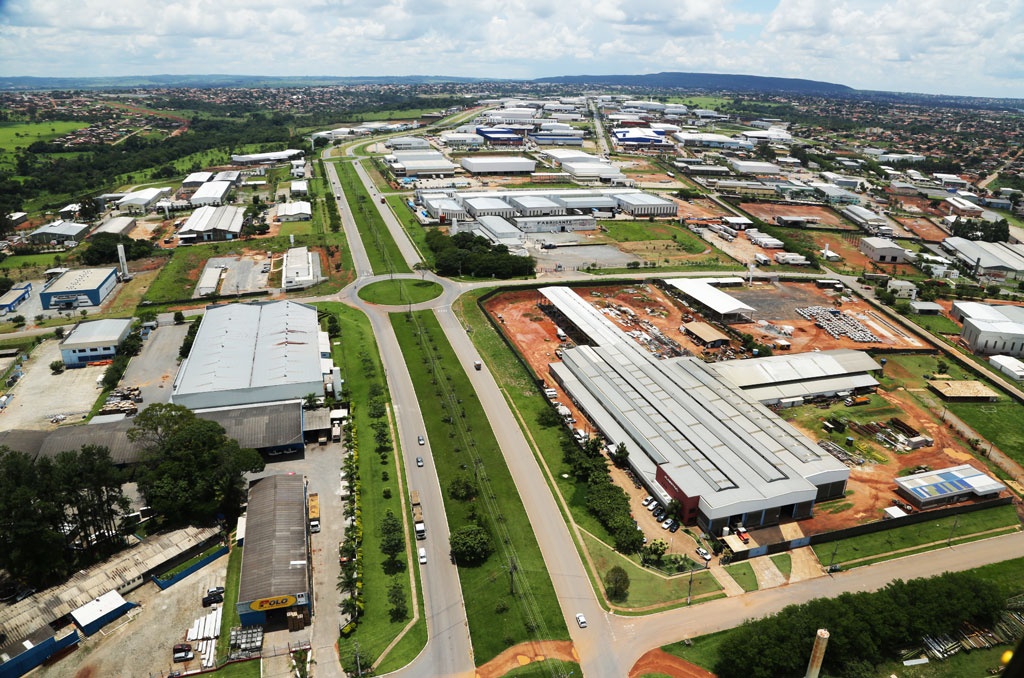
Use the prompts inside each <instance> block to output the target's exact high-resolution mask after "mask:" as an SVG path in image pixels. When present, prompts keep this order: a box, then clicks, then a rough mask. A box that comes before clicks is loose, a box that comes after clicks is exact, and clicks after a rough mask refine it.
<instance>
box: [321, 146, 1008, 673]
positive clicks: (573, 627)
mask: <svg viewBox="0 0 1024 678" xmlns="http://www.w3.org/2000/svg"><path fill="white" fill-rule="evenodd" d="M353 150H354V148H349V153H350V154H351V153H352V151H353ZM347 161H348V160H345V161H343V162H347ZM356 162H357V163H358V161H356ZM324 164H325V166H326V167H327V173H328V179H329V183H330V185H331V188H332V190H333V191H334V196H335V198H336V199H337V200H338V205H339V208H340V210H341V215H342V223H343V226H344V229H345V235H346V237H347V239H348V241H349V245H350V247H351V250H352V256H353V261H354V262H355V266H356V274H357V279H356V281H355V282H353V283H351V284H350V285H348V286H347V287H346V288H345V289H343V290H342V291H341V292H340V293H339V294H338V295H337V296H334V297H329V298H326V299H330V300H340V301H343V302H345V303H347V304H349V305H351V306H354V307H356V308H359V309H360V310H362V311H363V312H364V313H366V315H367V316H368V317H369V319H370V323H371V326H372V327H373V331H374V334H375V336H376V339H377V344H378V348H379V350H380V355H381V360H382V361H383V364H384V370H385V373H386V375H387V380H388V387H389V388H390V389H391V398H392V402H393V404H394V411H395V417H396V423H397V429H398V436H399V440H400V442H401V445H402V450H403V454H404V455H405V465H406V468H407V469H410V471H409V472H408V473H409V476H410V477H409V478H408V483H407V486H408V487H409V488H410V489H416V490H419V492H420V496H421V500H422V501H423V503H424V509H425V510H424V514H425V517H426V521H427V539H426V541H425V542H417V546H420V545H423V544H425V545H426V546H425V548H427V551H428V565H427V566H425V567H423V568H422V571H421V574H422V581H423V592H424V603H425V607H426V618H427V627H428V640H427V645H426V647H425V648H424V650H423V651H422V652H421V653H420V655H419V656H418V657H416V659H415V660H414V661H413V662H412V663H410V664H409V665H407V666H406V667H404V668H402V669H400V670H398V671H396V672H394V673H392V674H391V675H394V676H401V677H402V678H406V677H410V678H426V677H428V676H471V675H473V669H474V661H473V654H472V647H471V644H470V640H469V629H468V623H467V620H466V613H465V606H464V604H463V600H462V592H461V588H460V586H459V579H458V571H457V568H456V567H455V566H454V565H451V564H450V562H449V559H448V552H449V548H448V531H447V522H446V520H445V518H444V505H443V501H442V497H441V490H440V487H439V484H438V480H437V474H436V472H435V470H434V468H433V464H432V463H430V456H429V451H430V448H429V446H425V447H420V446H419V444H418V442H417V436H419V435H424V437H425V436H426V433H425V428H424V425H423V418H422V414H421V411H420V405H419V403H418V401H417V399H416V394H415V390H414V388H413V385H412V379H411V378H410V376H409V372H408V370H407V368H406V365H405V359H404V357H403V355H402V352H401V348H400V347H399V345H398V342H397V339H396V337H395V334H394V331H393V330H392V328H391V324H390V321H389V318H388V315H389V313H396V312H403V311H405V310H407V309H409V308H411V309H412V310H425V309H430V310H433V311H434V313H435V315H436V316H437V318H438V321H439V322H440V324H441V327H442V329H443V330H444V332H445V335H446V337H447V338H448V341H449V342H450V343H451V344H452V348H453V349H454V352H455V354H456V355H457V356H458V357H459V360H460V362H461V363H462V367H463V369H464V370H465V371H466V374H468V375H469V379H470V381H471V383H472V385H473V388H474V389H475V391H476V393H477V396H478V397H479V398H480V402H481V404H482V406H483V408H484V412H485V414H486V416H487V419H488V422H489V423H490V425H491V427H492V428H493V429H494V434H495V438H496V439H497V441H498V444H499V446H500V448H501V451H502V454H503V456H504V458H505V462H506V464H507V465H508V468H509V471H510V472H511V474H512V478H513V480H514V481H515V484H516V487H517V489H518V491H519V493H520V496H521V497H522V500H523V504H524V506H525V508H526V512H527V515H528V517H529V520H530V524H531V527H532V529H533V532H534V534H535V535H536V538H537V542H538V544H539V545H540V549H541V552H542V555H543V557H544V562H545V564H546V566H547V568H548V572H549V574H550V576H551V581H552V584H553V585H554V589H555V593H556V595H557V597H558V601H559V604H560V606H561V610H562V616H563V617H564V619H565V622H566V626H567V627H568V629H569V633H570V636H571V638H572V641H573V644H574V646H575V649H576V651H577V653H578V655H579V657H580V664H581V666H582V669H583V673H584V674H585V675H586V676H588V677H589V678H605V677H607V678H621V677H622V676H626V675H627V674H628V673H629V670H630V668H631V667H632V666H633V664H634V663H635V662H636V661H637V660H638V659H639V658H640V657H641V656H642V655H643V654H644V652H646V651H648V650H650V649H653V648H656V647H659V646H661V645H665V644H668V643H671V642H675V641H678V640H680V639H682V638H685V637H691V636H695V635H700V634H704V633H710V632H713V631H717V630H722V629H727V628H732V627H734V626H736V625H738V624H740V623H742V622H743V621H744V620H746V619H749V618H755V617H761V616H764V615H767V614H770V613H773V612H776V611H778V610H780V609H781V608H783V607H785V606H786V605H791V604H794V603H800V602H805V601H807V600H811V599H813V598H817V597H821V596H835V595H838V594H839V593H842V592H845V591H869V590H875V589H878V588H881V587H883V586H885V585H886V584H887V583H888V582H890V581H892V580H893V579H897V578H903V579H907V578H913V577H921V576H929V575H934V574H939V573H941V572H944V571H951V570H965V569H970V568H973V567H978V566H979V565H983V564H986V563H991V562H998V561H1001V560H1006V559H1008V558H1015V557H1021V556H1024V533H1022V532H1018V533H1014V534H1011V535H1006V536H1002V537H996V538H993V539H987V540H981V541H975V542H970V543H968V544H963V545H959V546H956V547H955V548H947V549H942V550H940V551H932V552H928V553H923V554H919V555H915V556H909V557H906V558H902V559H898V560H894V561H888V562H884V563H879V564H876V565H872V566H866V567H862V568H858V569H855V570H851V571H848V572H841V573H839V574H837V575H835V576H833V577H818V578H815V579H809V580H805V581H802V582H798V583H795V584H790V585H786V586H781V587H777V588H772V589H765V590H761V591H756V592H753V593H748V594H745V595H742V596H736V597H732V598H722V599H718V600H714V601H710V602H707V603H703V604H700V605H697V606H694V607H681V608H677V609H674V610H670V611H667V612H661V613H658V614H654V615H648V616H640V617H634V616H619V615H614V614H611V613H608V612H606V611H605V610H604V609H603V608H602V607H601V605H600V603H599V601H598V599H597V595H596V593H595V591H594V590H593V588H592V586H591V584H590V579H589V577H588V576H587V572H586V569H585V566H584V564H583V562H582V560H581V559H580V556H579V553H578V552H577V550H576V547H575V545H574V543H573V540H572V538H571V536H570V534H569V530H568V527H567V525H566V524H565V522H564V521H563V520H560V519H558V518H555V517H554V516H557V515H558V506H557V505H556V503H555V498H554V497H553V496H552V494H551V492H550V490H549V489H548V485H547V483H546V481H545V478H544V475H543V471H542V470H541V468H540V466H539V465H538V463H537V461H536V459H535V457H534V455H533V452H532V450H531V448H530V446H529V445H528V443H527V441H526V439H525V437H524V435H523V433H522V430H521V429H520V427H519V424H518V421H517V419H516V418H515V416H514V415H513V413H512V411H511V410H510V409H509V406H508V404H507V402H506V401H505V398H504V397H503V395H502V392H501V390H500V389H499V387H498V385H497V383H496V382H495V380H494V378H493V376H492V375H491V373H490V371H489V370H488V369H487V367H486V363H485V364H484V367H483V369H481V370H480V371H477V370H475V369H472V363H473V362H474V361H476V360H478V359H480V358H479V356H478V354H477V351H476V347H475V346H474V345H473V343H472V342H471V341H470V339H469V337H468V335H467V332H466V328H464V327H463V326H462V324H461V322H460V321H459V319H458V318H457V317H456V316H455V314H454V312H453V311H452V304H453V303H454V302H455V301H456V299H457V298H458V297H459V296H460V295H461V294H462V293H463V292H465V291H468V290H470V289H474V288H479V287H491V286H494V285H495V283H494V282H484V283H457V282H454V281H451V280H448V279H446V278H441V277H438V276H436V275H434V274H429V273H428V274H425V276H426V277H427V278H428V279H430V280H433V281H435V282H437V283H439V284H440V285H441V286H442V288H443V291H442V294H441V295H440V296H439V297H437V298H436V299H433V300H431V301H427V302H423V303H420V304H413V305H411V306H408V307H407V306H377V305H374V304H368V303H366V302H364V301H362V300H361V299H359V297H358V291H359V289H360V288H362V287H364V286H365V285H367V284H370V283H372V282H376V281H379V280H388V279H391V278H407V279H418V278H419V277H420V276H419V275H416V274H395V275H374V274H373V272H372V269H371V267H370V264H369V261H368V259H367V257H366V251H365V248H364V246H363V243H362V241H361V240H360V237H359V232H358V229H357V228H356V225H355V222H354V221H353V219H352V215H351V212H350V211H349V210H348V206H347V203H346V201H345V196H344V192H343V191H342V189H341V184H340V182H339V181H338V177H337V173H336V171H335V168H334V166H333V163H331V162H325V163H324ZM361 169H362V168H358V166H357V172H358V173H359V177H360V179H361V180H362V181H363V183H364V185H365V186H366V189H367V191H368V193H370V195H378V194H377V193H376V190H375V188H374V187H373V186H372V183H371V182H370V179H369V177H368V176H367V175H366V173H365V172H363V171H361ZM373 203H374V205H375V206H376V208H377V209H378V210H379V211H380V213H381V216H382V218H383V219H384V222H385V224H387V226H388V230H389V231H390V232H391V235H392V237H393V238H394V239H395V241H396V243H398V247H399V251H401V252H402V254H403V256H404V257H405V258H406V262H407V263H408V264H409V266H410V267H412V266H413V265H414V264H416V263H417V262H419V261H420V257H419V255H418V253H417V252H416V249H415V247H414V246H413V245H412V243H411V242H410V241H409V239H408V237H407V235H406V233H405V231H404V230H403V228H402V226H401V224H399V223H398V221H397V219H396V218H395V216H394V215H393V214H392V213H391V210H390V208H389V207H388V206H387V205H381V204H380V202H379V200H377V199H375V200H373ZM696 275H700V274H699V273H697V274H696ZM622 277H624V278H625V277H629V278H637V279H641V278H648V277H661V276H659V275H658V274H657V273H646V274H643V273H641V274H636V275H631V276H622ZM581 279H586V277H585V276H579V275H578V274H577V275H572V276H570V275H566V276H564V277H563V278H561V280H564V282H570V281H572V280H581ZM499 284H500V283H499ZM505 284H521V281H510V282H509V283H505ZM326 299H325V300H326ZM416 456H423V457H424V459H425V462H426V463H425V466H424V467H423V468H417V467H416V465H415V457H416ZM580 612H581V613H583V614H584V615H585V616H586V618H587V621H588V627H587V628H586V629H580V628H579V627H578V626H577V624H576V621H575V615H576V614H577V613H580Z"/></svg>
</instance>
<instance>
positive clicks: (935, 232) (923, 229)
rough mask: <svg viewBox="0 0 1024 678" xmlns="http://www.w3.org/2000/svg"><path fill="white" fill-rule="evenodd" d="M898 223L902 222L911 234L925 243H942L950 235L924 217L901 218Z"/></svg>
mask: <svg viewBox="0 0 1024 678" xmlns="http://www.w3.org/2000/svg"><path fill="white" fill-rule="evenodd" d="M896 221H898V222H900V224H901V225H902V226H903V228H905V229H906V230H907V231H908V232H909V233H911V234H912V235H916V236H917V237H919V238H920V239H921V240H924V241H925V242H942V241H943V240H945V239H946V238H948V237H949V235H950V234H949V233H947V232H946V231H944V230H943V229H942V228H940V227H939V226H937V225H935V224H934V223H932V222H931V221H930V220H928V219H925V218H923V217H900V218H898V219H897V220H896Z"/></svg>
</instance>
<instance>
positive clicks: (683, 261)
mask: <svg viewBox="0 0 1024 678" xmlns="http://www.w3.org/2000/svg"><path fill="white" fill-rule="evenodd" d="M599 223H600V226H601V228H602V230H603V231H604V233H603V234H599V235H596V236H595V237H594V241H595V242H600V241H601V240H602V239H603V238H606V241H607V242H614V243H616V247H617V248H618V249H619V250H621V251H622V252H625V253H627V254H632V255H634V256H636V257H639V258H641V259H644V260H646V261H648V262H652V261H653V262H656V263H657V264H658V265H666V266H673V265H693V266H710V267H714V266H715V265H730V264H735V263H736V262H735V260H733V259H732V258H730V257H729V256H728V255H727V254H725V253H724V252H722V251H721V250H719V249H718V248H716V247H714V246H713V245H710V244H708V243H706V242H704V241H703V240H701V239H700V238H699V237H697V236H696V235H694V234H693V233H691V232H690V231H688V230H686V229H684V228H682V227H680V226H678V225H677V224H675V223H672V222H669V221H626V220H620V219H617V220H614V221H601V222H599Z"/></svg>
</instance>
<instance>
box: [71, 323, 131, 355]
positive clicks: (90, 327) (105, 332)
mask: <svg viewBox="0 0 1024 678" xmlns="http://www.w3.org/2000/svg"><path fill="white" fill-rule="evenodd" d="M131 326H132V320H131V318H108V319H105V320H92V321H89V322H84V323H79V324H78V325H76V326H75V328H74V329H73V330H71V332H70V334H68V336H67V337H65V338H64V340H63V341H62V342H60V347H61V348H62V349H63V348H77V347H79V346H82V345H85V346H93V345H96V344H116V343H118V342H119V341H121V339H122V338H123V337H124V336H125V334H126V333H127V331H128V330H129V329H130V328H131Z"/></svg>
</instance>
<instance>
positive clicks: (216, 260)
mask: <svg viewBox="0 0 1024 678" xmlns="http://www.w3.org/2000/svg"><path fill="white" fill-rule="evenodd" d="M268 261H269V260H268V259H267V258H266V256H265V255H255V256H236V257H210V259H208V260H207V262H206V268H205V269H204V272H205V270H206V269H210V268H222V269H224V272H223V274H222V276H221V283H220V293H221V294H244V293H246V292H257V291H259V290H265V289H267V282H268V280H269V278H270V273H269V271H268V272H266V273H264V272H263V269H264V264H266V263H268ZM198 294H199V286H198V285H197V286H196V292H195V296H198Z"/></svg>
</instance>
